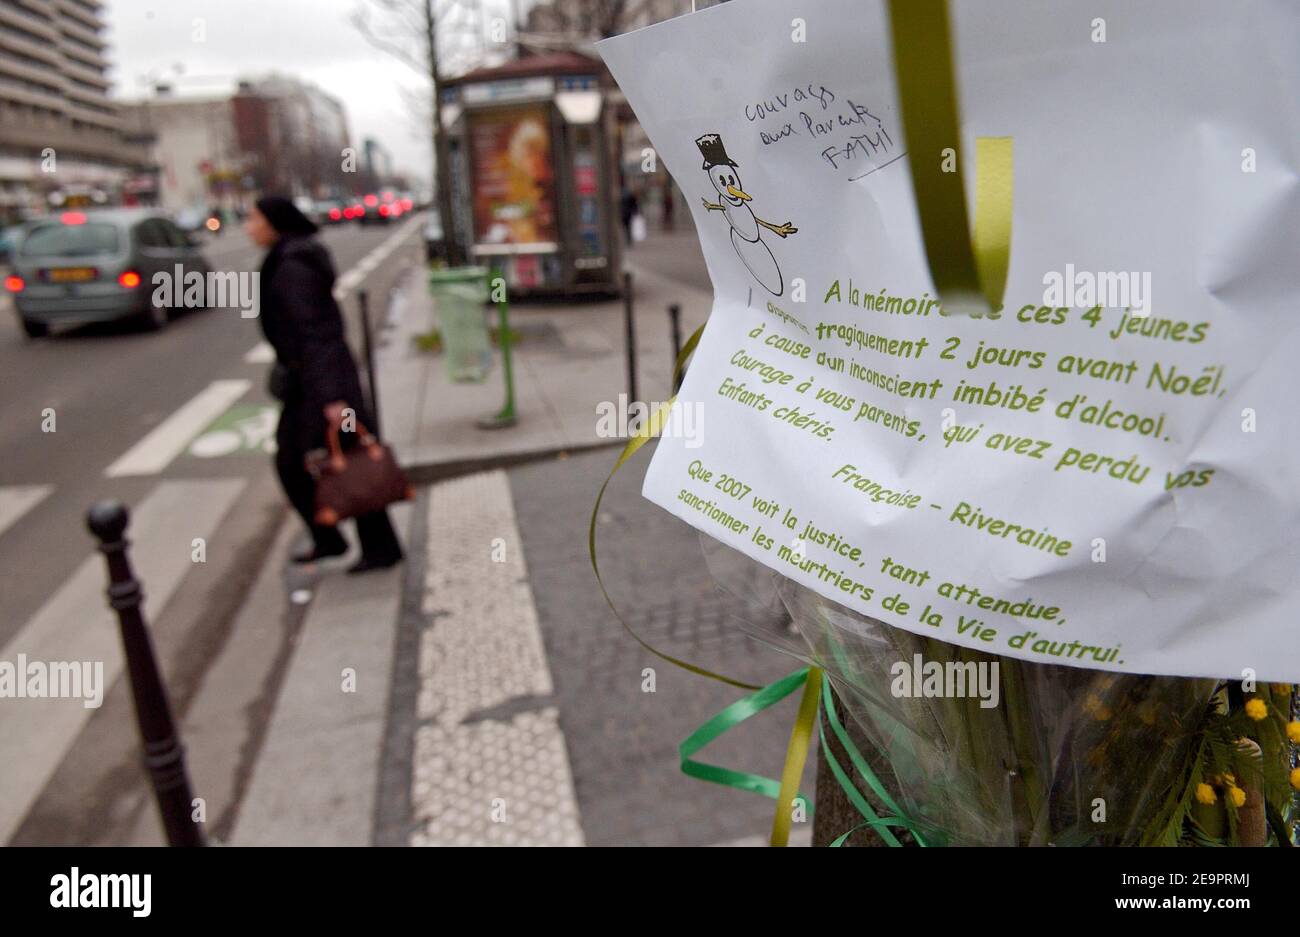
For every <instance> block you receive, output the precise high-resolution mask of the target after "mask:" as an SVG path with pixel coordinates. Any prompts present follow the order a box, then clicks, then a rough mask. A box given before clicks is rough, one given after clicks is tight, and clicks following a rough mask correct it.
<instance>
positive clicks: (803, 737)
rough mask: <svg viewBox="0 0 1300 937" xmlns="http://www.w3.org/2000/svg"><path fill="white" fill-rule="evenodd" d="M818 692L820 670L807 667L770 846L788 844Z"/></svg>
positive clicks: (814, 720) (782, 774)
mask: <svg viewBox="0 0 1300 937" xmlns="http://www.w3.org/2000/svg"><path fill="white" fill-rule="evenodd" d="M821 690H822V671H821V668H820V667H809V668H808V678H807V680H805V681H804V685H803V697H802V698H800V700H799V715H798V716H796V717H795V720H794V728H793V729H791V730H790V744H789V745H788V746H786V750H785V767H784V768H783V769H782V770H781V792H780V793H779V794H778V795H777V798H776V813H775V814H774V815H773V817H772V839H771V843H772V845H773V846H786V845H789V843H790V824H791V822H792V821H793V819H794V817H793V813H794V801H795V795H796V794H797V793H798V792H799V779H800V778H801V777H803V766H804V762H806V761H807V760H808V743H809V741H811V740H812V730H813V723H815V722H816V721H817V703H818V701H819V700H820V699H821Z"/></svg>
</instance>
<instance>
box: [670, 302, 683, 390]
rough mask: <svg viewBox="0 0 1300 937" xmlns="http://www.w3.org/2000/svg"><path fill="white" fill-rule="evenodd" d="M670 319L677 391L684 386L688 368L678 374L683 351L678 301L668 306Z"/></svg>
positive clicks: (680, 313) (674, 381)
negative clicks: (679, 359)
mask: <svg viewBox="0 0 1300 937" xmlns="http://www.w3.org/2000/svg"><path fill="white" fill-rule="evenodd" d="M668 321H669V322H670V323H671V324H672V329H673V370H672V372H670V373H672V374H674V375H675V376H674V377H673V393H674V394H675V393H677V392H678V391H679V390H681V388H682V378H683V377H685V376H686V369H685V368H682V373H681V374H676V371H677V358H678V356H679V355H680V354H681V353H682V307H681V305H680V304H678V303H671V304H670V305H669V306H668Z"/></svg>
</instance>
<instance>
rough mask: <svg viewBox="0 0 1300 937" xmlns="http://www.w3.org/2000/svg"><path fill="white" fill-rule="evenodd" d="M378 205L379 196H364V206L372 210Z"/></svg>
mask: <svg viewBox="0 0 1300 937" xmlns="http://www.w3.org/2000/svg"><path fill="white" fill-rule="evenodd" d="M378 204H379V196H377V195H367V196H366V205H368V206H369V207H371V208H374V207H375V206H376V205H378Z"/></svg>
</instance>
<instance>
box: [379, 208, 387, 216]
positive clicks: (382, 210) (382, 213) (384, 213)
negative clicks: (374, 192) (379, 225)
mask: <svg viewBox="0 0 1300 937" xmlns="http://www.w3.org/2000/svg"><path fill="white" fill-rule="evenodd" d="M379 214H380V215H381V216H383V217H384V218H387V217H388V206H387V205H380V206H379Z"/></svg>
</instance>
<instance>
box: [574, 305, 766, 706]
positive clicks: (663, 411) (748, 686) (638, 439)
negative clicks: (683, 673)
mask: <svg viewBox="0 0 1300 937" xmlns="http://www.w3.org/2000/svg"><path fill="white" fill-rule="evenodd" d="M703 332H704V326H700V327H699V328H698V329H696V330H695V332H694V333H692V335H691V337H690V338H688V339H687V340H686V344H685V345H683V346H682V350H681V351H680V352H679V353H678V355H677V363H676V365H675V366H674V367H673V383H674V384H675V383H676V382H677V376H678V375H679V374H681V372H682V368H683V367H684V366H685V363H686V359H687V358H689V357H690V356H691V352H693V351H694V350H695V346H696V345H698V344H699V342H700V335H701V334H703ZM676 402H677V395H676V394H674V395H673V396H671V397H669V398H668V400H666V401H665V402H664V403H662V404H660V405H659V407H658V409H656V410H655V411H654V413H652V414H650V419H648V420H646V421H645V423H644V424H643V425H642V426H641V427H640V428H639V429H638V430H637V431H636V433H634V434H633V435H632V437H631V438H630V439H628V441H627V445H625V446H624V447H623V451H622V452H620V453H619V454H618V459H617V460H616V461H615V462H614V467H613V468H612V469H610V470H609V475H607V476H606V477H605V483H604V484H602V485H601V486H600V492H599V493H598V494H597V495H596V503H595V504H594V505H593V506H592V508H591V522H590V524H588V526H587V553H588V555H590V557H591V569H592V571H593V572H594V573H595V574H596V584H597V585H598V586H600V594H601V595H603V596H604V597H605V604H606V605H608V606H609V610H610V611H611V612H613V613H614V617H615V618H617V619H618V623H619V624H620V625H622V626H623V630H624V631H626V632H627V633H628V634H630V635H631V636H632V639H633V640H634V641H636V643H637V644H639V645H641V646H642V647H643V648H645V649H646V650H647V651H649V652H650V653H651V654H653V655H655V656H656V657H658V658H660V659H662V660H666V661H668V663H670V664H675V665H676V666H678V667H681V668H682V669H683V670H689V671H690V672H691V673H694V674H699V675H700V676H701V677H708V678H709V679H711V680H719V681H721V682H722V683H726V684H729V685H731V686H734V687H740V688H741V689H742V690H758V689H761V688H760V687H758V686H756V685H754V684H752V683H745V682H744V681H743V680H736V679H734V678H732V677H726V676H723V675H722V674H718V673H714V672H713V671H712V670H709V669H708V668H706V667H700V666H698V665H696V664H692V663H690V662H688V661H684V660H681V659H679V658H676V657H673V656H672V655H671V654H665V653H664V652H663V651H660V650H659V649H658V648H656V647H653V646H652V645H650V644H649V643H648V642H647V641H645V640H644V639H642V637H641V636H640V635H639V634H637V633H636V632H635V631H633V630H632V626H631V625H629V624H628V623H627V621H626V620H624V618H623V616H622V615H621V614H619V611H618V608H617V607H615V605H614V600H613V599H611V598H610V597H609V591H608V590H607V589H606V588H605V580H604V579H602V578H601V575H600V564H599V563H597V562H596V516H597V515H598V514H599V513H600V502H601V501H602V500H603V499H604V497H605V489H606V488H608V487H609V483H610V482H611V481H613V480H614V473H615V472H617V471H618V470H619V469H620V468H622V467H623V463H625V462H626V461H627V460H628V459H630V458H632V456H634V455H636V453H637V450H638V449H640V448H641V447H642V446H644V445H645V444H646V443H648V442H649V441H650V440H651V439H653V438H655V437H656V436H658V435H659V432H660V430H662V429H663V424H664V421H665V420H666V419H667V418H668V413H669V411H671V410H672V408H673V404H674V403H676Z"/></svg>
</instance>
